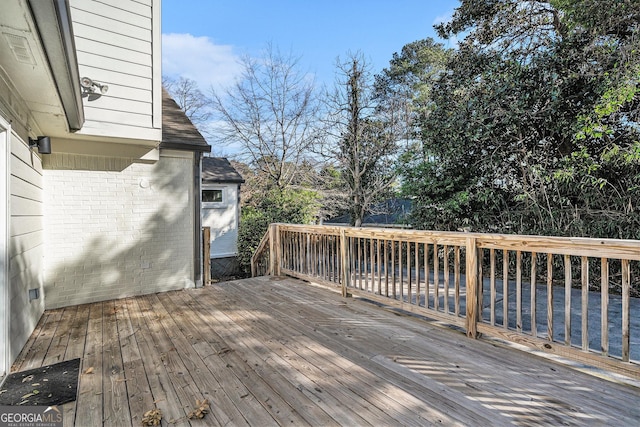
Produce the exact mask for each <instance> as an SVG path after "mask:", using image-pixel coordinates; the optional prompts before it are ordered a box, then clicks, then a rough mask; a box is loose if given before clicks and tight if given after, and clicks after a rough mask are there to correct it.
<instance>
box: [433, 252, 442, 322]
mask: <svg viewBox="0 0 640 427" xmlns="http://www.w3.org/2000/svg"><path fill="white" fill-rule="evenodd" d="M438 267H440V255H439V253H438V244H437V243H434V244H433V309H434V310H436V311H437V310H439V309H440V272H439V271H438Z"/></svg>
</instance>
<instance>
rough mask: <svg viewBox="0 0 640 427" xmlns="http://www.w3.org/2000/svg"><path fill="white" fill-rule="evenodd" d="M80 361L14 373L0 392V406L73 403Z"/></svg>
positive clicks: (76, 390) (76, 389)
mask: <svg viewBox="0 0 640 427" xmlns="http://www.w3.org/2000/svg"><path fill="white" fill-rule="evenodd" d="M79 373H80V359H73V360H66V361H64V362H60V363H55V364H53V365H47V366H43V367H41V368H36V369H29V370H28V371H22V372H15V373H13V374H11V375H9V376H8V377H7V380H6V381H5V382H4V384H2V388H0V405H8V406H17V405H26V406H55V405H62V404H64V403H67V402H73V401H74V400H76V394H77V392H78V374H79Z"/></svg>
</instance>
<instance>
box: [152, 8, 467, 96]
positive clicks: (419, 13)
mask: <svg viewBox="0 0 640 427" xmlns="http://www.w3.org/2000/svg"><path fill="white" fill-rule="evenodd" d="M458 4H459V2H458V1H457V0H341V1H338V0H298V1H294V0H234V1H229V0H225V1H222V0H163V1H162V33H163V38H162V43H163V61H162V62H163V74H165V75H168V76H171V77H177V76H184V77H188V78H191V79H193V80H195V81H196V82H198V84H199V85H200V88H201V89H202V90H203V91H207V90H208V89H209V87H211V86H214V87H217V88H219V87H220V86H225V85H228V84H230V83H231V82H233V79H234V78H235V77H236V76H237V74H238V73H239V71H240V69H239V67H238V65H237V63H236V61H237V58H238V57H239V56H241V55H245V54H248V55H251V56H260V52H261V50H263V49H264V48H265V46H266V45H267V44H268V43H271V44H272V45H273V46H274V47H278V48H279V49H280V50H281V51H282V52H283V53H289V52H291V53H292V54H293V55H294V56H299V57H301V59H300V67H301V69H300V71H303V72H309V73H313V74H315V76H316V79H317V81H318V83H320V84H322V83H326V84H331V83H332V82H333V79H334V72H335V61H336V58H337V57H341V58H344V57H345V56H346V54H347V52H349V51H351V52H357V51H360V52H362V53H363V54H364V56H365V58H366V59H367V60H368V61H369V63H370V65H371V67H372V71H373V72H374V73H378V72H380V71H381V70H382V69H383V68H385V67H387V66H388V65H389V60H390V59H391V58H392V55H393V53H394V52H399V51H400V50H401V49H402V47H403V46H404V45H405V44H407V43H410V42H412V41H416V40H420V39H423V38H426V37H433V38H436V37H437V36H436V34H435V31H434V30H433V25H434V23H437V22H441V21H446V20H448V19H449V18H450V16H451V14H452V13H453V10H454V8H455V7H457V6H458ZM453 43H455V42H453V41H448V42H445V45H447V46H450V47H453Z"/></svg>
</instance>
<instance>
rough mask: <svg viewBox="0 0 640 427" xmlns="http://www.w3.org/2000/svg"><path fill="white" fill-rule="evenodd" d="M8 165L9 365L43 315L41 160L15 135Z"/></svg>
mask: <svg viewBox="0 0 640 427" xmlns="http://www.w3.org/2000/svg"><path fill="white" fill-rule="evenodd" d="M9 162H10V168H11V173H10V177H9V189H10V190H9V194H10V196H9V206H10V208H9V209H10V218H9V283H10V286H9V307H10V312H9V334H10V335H9V336H10V349H9V360H11V361H12V360H14V359H15V358H16V357H17V356H18V353H19V352H20V350H21V349H22V347H23V346H24V344H25V343H26V341H27V339H28V338H29V335H30V334H31V332H32V331H33V329H34V328H35V326H36V324H37V322H38V320H39V319H40V316H41V315H42V312H43V311H44V293H43V283H42V270H43V267H44V262H43V240H44V232H43V219H42V213H43V206H42V205H43V203H42V200H43V193H42V164H41V160H40V157H39V156H38V155H37V154H36V152H32V151H31V150H29V147H28V145H27V143H26V142H25V141H24V140H23V139H21V138H20V137H18V136H17V135H16V134H15V133H14V134H13V135H12V136H11V158H10V160H9ZM29 289H38V291H39V293H40V298H39V299H36V300H32V301H29Z"/></svg>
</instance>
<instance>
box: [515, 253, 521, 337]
mask: <svg viewBox="0 0 640 427" xmlns="http://www.w3.org/2000/svg"><path fill="white" fill-rule="evenodd" d="M516 331H518V332H520V333H521V332H522V252H521V251H516Z"/></svg>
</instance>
